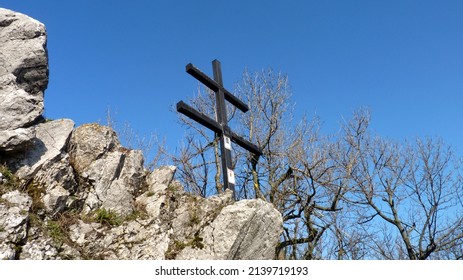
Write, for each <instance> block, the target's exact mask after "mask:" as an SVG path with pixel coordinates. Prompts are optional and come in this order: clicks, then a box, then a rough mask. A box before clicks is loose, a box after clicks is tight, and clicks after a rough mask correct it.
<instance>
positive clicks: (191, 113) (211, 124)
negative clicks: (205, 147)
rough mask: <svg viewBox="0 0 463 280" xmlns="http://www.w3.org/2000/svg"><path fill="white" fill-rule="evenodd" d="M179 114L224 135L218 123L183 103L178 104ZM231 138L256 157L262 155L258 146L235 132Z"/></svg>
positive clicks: (231, 132)
mask: <svg viewBox="0 0 463 280" xmlns="http://www.w3.org/2000/svg"><path fill="white" fill-rule="evenodd" d="M177 112H179V113H182V114H184V115H185V116H187V117H189V118H191V119H193V120H195V121H197V122H198V123H200V124H202V125H204V126H205V127H207V128H209V129H210V130H212V131H214V132H215V133H219V134H223V129H222V127H221V126H220V124H219V123H218V122H216V121H215V120H213V119H211V118H209V117H208V116H206V115H204V114H203V113H200V112H198V111H197V110H196V109H194V108H193V107H191V106H190V105H188V104H186V103H185V102H183V101H180V102H178V103H177ZM229 134H230V138H231V140H232V141H233V142H235V143H236V144H238V145H240V146H241V147H243V148H244V149H246V150H248V151H249V152H251V153H253V154H255V155H256V156H261V155H262V150H261V149H259V148H258V147H257V146H256V145H254V144H252V143H251V142H249V141H248V140H246V139H244V138H243V137H241V136H239V135H237V134H236V133H234V132H233V131H229Z"/></svg>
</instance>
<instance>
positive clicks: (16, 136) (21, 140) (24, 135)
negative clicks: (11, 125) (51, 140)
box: [0, 127, 35, 152]
mask: <svg viewBox="0 0 463 280" xmlns="http://www.w3.org/2000/svg"><path fill="white" fill-rule="evenodd" d="M34 137H35V128H34V127H29V128H17V129H13V130H3V131H1V132H0V151H3V152H12V151H18V150H25V149H26V147H27V146H28V145H29V144H31V143H32V141H33V140H34Z"/></svg>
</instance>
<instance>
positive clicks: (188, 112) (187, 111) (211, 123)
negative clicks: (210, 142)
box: [177, 101, 223, 133]
mask: <svg viewBox="0 0 463 280" xmlns="http://www.w3.org/2000/svg"><path fill="white" fill-rule="evenodd" d="M177 112H179V113H182V114H184V115H185V116H187V117H190V118H191V119H193V120H195V121H197V122H199V123H200V124H202V125H204V126H205V127H207V128H209V129H210V130H212V131H214V132H216V133H223V132H222V127H221V126H220V124H219V123H218V122H216V121H215V120H213V119H211V118H209V117H208V116H206V115H204V114H203V113H200V112H198V111H197V110H195V109H194V108H193V107H191V106H190V105H188V104H186V103H185V102H183V101H180V102H178V103H177Z"/></svg>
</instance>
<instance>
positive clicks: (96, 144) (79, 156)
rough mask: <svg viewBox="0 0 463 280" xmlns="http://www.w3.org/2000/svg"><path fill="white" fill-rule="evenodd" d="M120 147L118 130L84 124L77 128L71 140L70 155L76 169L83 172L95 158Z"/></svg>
mask: <svg viewBox="0 0 463 280" xmlns="http://www.w3.org/2000/svg"><path fill="white" fill-rule="evenodd" d="M118 148H120V144H119V140H118V139H117V136H116V132H114V130H112V129H111V128H109V127H106V126H102V125H98V124H84V125H81V126H79V127H78V128H76V129H75V131H74V132H73V133H72V136H71V139H70V142H69V151H68V152H69V155H70V156H71V162H72V165H73V167H74V169H75V170H76V171H77V172H78V173H83V172H85V171H86V169H87V168H88V167H89V166H90V164H92V163H93V162H94V161H95V160H97V159H100V158H101V157H102V156H103V155H104V154H106V153H107V152H109V151H114V150H116V149H118Z"/></svg>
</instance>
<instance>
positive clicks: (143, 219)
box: [0, 8, 282, 260]
mask: <svg viewBox="0 0 463 280" xmlns="http://www.w3.org/2000/svg"><path fill="white" fill-rule="evenodd" d="M47 85H48V57H47V35H46V29H45V26H44V25H43V24H42V23H40V22H38V21H37V20H34V19H32V18H30V17H28V16H26V15H23V14H20V13H16V12H13V11H10V10H6V9H2V8H0V259H34V260H45V259H53V260H56V259H130V260H138V259H152V260H163V259H272V258H274V254H275V246H276V244H277V242H278V240H279V238H280V234H281V232H282V217H281V214H280V213H279V212H278V211H277V210H276V209H275V208H274V207H273V206H272V205H271V204H269V203H267V202H264V201H262V200H241V201H238V202H235V201H234V200H233V199H232V194H231V192H230V191H226V192H225V193H223V194H221V195H218V196H212V197H209V198H202V197H198V196H194V195H192V194H189V193H186V192H184V190H183V186H182V185H181V184H180V183H179V182H178V181H176V180H175V171H176V168H175V166H162V167H159V168H157V169H155V170H154V171H148V170H146V169H145V168H144V162H143V161H144V159H143V155H142V153H141V152H140V151H138V150H130V149H126V148H124V147H123V146H122V145H121V144H120V143H119V140H118V138H117V135H116V133H115V132H114V131H113V130H112V129H111V128H109V127H106V126H102V125H99V124H85V125H82V126H79V127H77V128H75V127H74V126H75V125H74V122H73V121H72V120H69V119H59V120H45V118H44V116H43V111H44V103H43V100H44V91H45V90H46V88H47Z"/></svg>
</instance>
